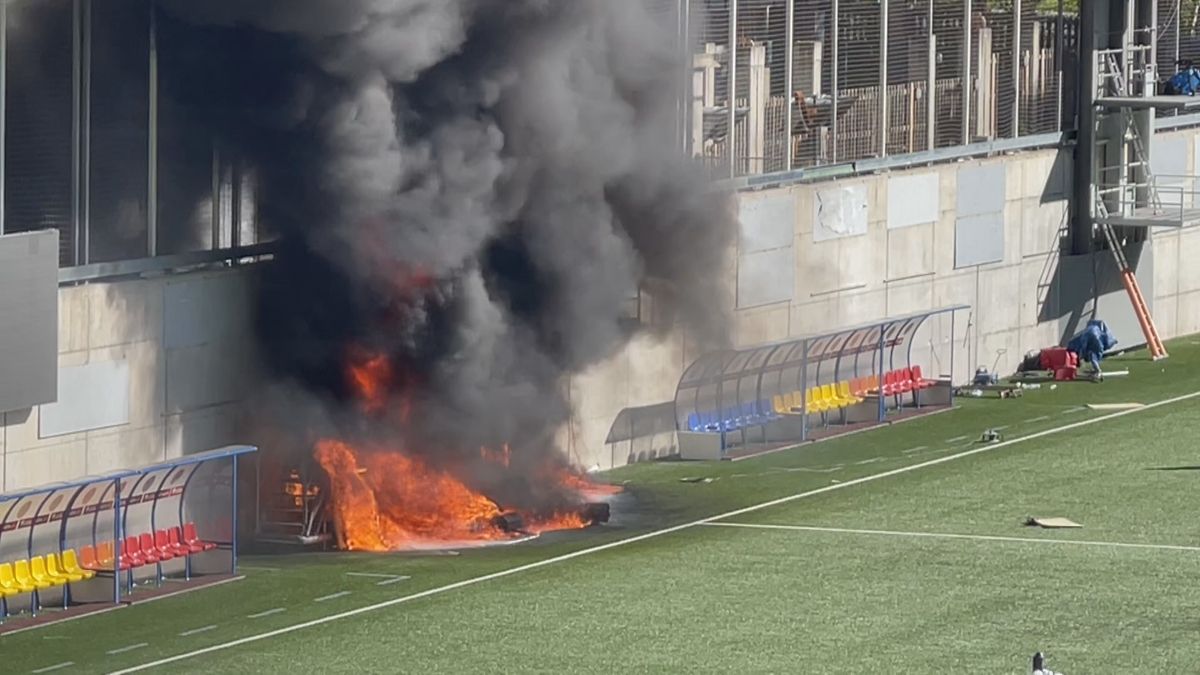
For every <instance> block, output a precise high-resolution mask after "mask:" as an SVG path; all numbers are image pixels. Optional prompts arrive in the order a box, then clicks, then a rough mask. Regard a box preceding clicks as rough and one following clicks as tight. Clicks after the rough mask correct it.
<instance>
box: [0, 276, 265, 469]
mask: <svg viewBox="0 0 1200 675" xmlns="http://www.w3.org/2000/svg"><path fill="white" fill-rule="evenodd" d="M253 281H254V275H253V273H252V272H251V271H248V270H240V271H218V272H205V273H196V274H188V275H178V276H171V277H163V278H158V279H146V280H136V281H122V282H116V283H104V284H93V285H84V286H76V287H71V288H61V289H59V329H58V343H59V344H58V352H59V353H58V366H59V374H58V377H59V397H58V401H57V402H56V403H53V404H48V405H42V406H35V407H33V408H30V409H25V410H18V411H15V412H8V413H3V414H0V460H2V461H0V491H11V490H14V489H17V488H21V487H27V486H32V485H39V484H43V483H48V482H52V481H58V480H65V479H68V478H73V477H80V476H84V475H88V474H96V473H101V472H105V471H109V470H112V469H117V468H124V467H136V466H140V465H144V464H148V463H152V462H155V461H160V460H163V459H165V458H169V457H176V456H179V455H183V454H187V453H192V452H197V451H200V450H208V449H212V448H215V447H220V446H223V445H228V444H230V443H234V442H238V441H239V440H240V439H239V438H237V429H238V427H239V418H240V416H241V415H242V412H243V407H242V404H241V403H240V401H241V400H242V398H243V396H244V394H245V392H246V391H247V390H248V388H249V387H250V386H252V385H253V383H254V382H255V380H256V378H255V376H254V363H255V359H254V354H253V351H252V347H253V341H252V338H251V333H250V330H251V326H250V311H249V308H250V302H249V299H250V284H252V283H253ZM64 389H65V391H64Z"/></svg>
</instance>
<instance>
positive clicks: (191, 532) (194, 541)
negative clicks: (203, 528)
mask: <svg viewBox="0 0 1200 675" xmlns="http://www.w3.org/2000/svg"><path fill="white" fill-rule="evenodd" d="M183 543H185V544H187V545H188V547H189V548H191V549H192V550H193V551H195V550H196V547H197V546H199V547H200V550H201V551H211V550H213V549H214V548H216V547H217V545H216V544H214V543H212V542H210V541H201V540H200V537H198V536H196V523H187V524H186V525H184V526H183Z"/></svg>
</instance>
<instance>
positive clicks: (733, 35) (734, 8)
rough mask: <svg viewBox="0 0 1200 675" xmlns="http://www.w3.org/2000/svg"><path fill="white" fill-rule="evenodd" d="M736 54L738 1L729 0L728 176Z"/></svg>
mask: <svg viewBox="0 0 1200 675" xmlns="http://www.w3.org/2000/svg"><path fill="white" fill-rule="evenodd" d="M737 54H738V0H729V134H728V135H727V136H726V137H725V152H727V153H729V176H730V178H733V177H736V176H737V69H738V63H737Z"/></svg>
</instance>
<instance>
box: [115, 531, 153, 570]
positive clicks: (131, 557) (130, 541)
mask: <svg viewBox="0 0 1200 675" xmlns="http://www.w3.org/2000/svg"><path fill="white" fill-rule="evenodd" d="M117 555H118V556H119V557H120V559H121V569H129V568H130V567H141V566H142V565H145V564H146V562H147V560H146V557H145V556H143V555H142V545H141V543H140V542H139V541H138V538H137V537H125V539H124V540H123V541H122V542H121V543H120V545H119V546H118V547H117Z"/></svg>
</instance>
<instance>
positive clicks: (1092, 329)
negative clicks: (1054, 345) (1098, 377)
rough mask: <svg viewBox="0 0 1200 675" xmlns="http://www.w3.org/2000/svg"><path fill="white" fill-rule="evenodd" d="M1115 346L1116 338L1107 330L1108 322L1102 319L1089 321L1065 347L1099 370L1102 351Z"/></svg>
mask: <svg viewBox="0 0 1200 675" xmlns="http://www.w3.org/2000/svg"><path fill="white" fill-rule="evenodd" d="M1115 346H1117V338H1115V337H1113V334H1112V332H1111V331H1110V330H1108V324H1106V323H1104V322H1103V321H1089V322H1088V323H1087V327H1085V328H1084V329H1083V330H1082V331H1081V332H1080V333H1079V334H1078V335H1076V336H1075V337H1073V338H1071V341H1070V342H1068V343H1067V349H1069V350H1070V351H1073V352H1075V353H1076V354H1078V355H1079V359H1080V360H1081V361H1087V362H1088V363H1090V364H1092V368H1094V369H1096V370H1100V360H1101V359H1103V358H1104V352H1106V351H1108V350H1110V349H1112V348H1113V347H1115Z"/></svg>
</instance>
